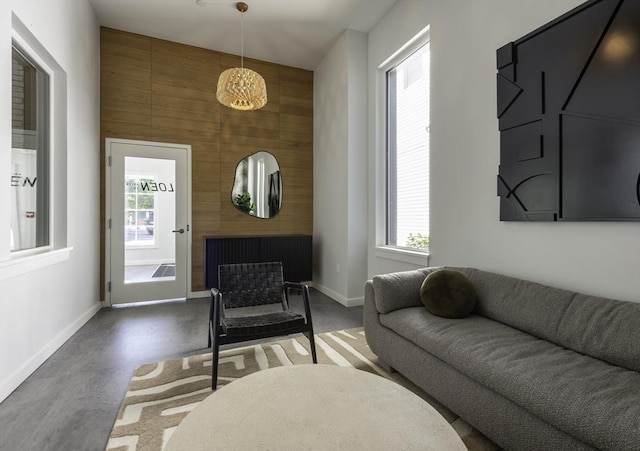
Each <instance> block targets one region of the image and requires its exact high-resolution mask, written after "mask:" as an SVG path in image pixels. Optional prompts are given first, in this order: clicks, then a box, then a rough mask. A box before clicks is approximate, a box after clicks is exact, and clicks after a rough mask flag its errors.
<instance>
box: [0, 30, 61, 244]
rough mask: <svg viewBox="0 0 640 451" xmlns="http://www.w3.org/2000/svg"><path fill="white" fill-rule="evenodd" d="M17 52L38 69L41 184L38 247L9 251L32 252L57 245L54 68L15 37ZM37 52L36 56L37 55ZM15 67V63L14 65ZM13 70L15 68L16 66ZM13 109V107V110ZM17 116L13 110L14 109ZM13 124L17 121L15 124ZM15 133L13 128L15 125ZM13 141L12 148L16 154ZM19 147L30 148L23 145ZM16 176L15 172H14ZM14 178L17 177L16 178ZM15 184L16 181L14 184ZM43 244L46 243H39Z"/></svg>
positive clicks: (38, 132) (37, 91)
mask: <svg viewBox="0 0 640 451" xmlns="http://www.w3.org/2000/svg"><path fill="white" fill-rule="evenodd" d="M13 52H16V53H17V54H18V55H19V56H20V57H21V58H22V59H23V60H24V61H25V62H26V63H28V64H30V65H31V66H32V67H34V68H35V69H36V71H37V73H36V123H37V124H38V125H37V128H36V141H37V148H36V149H35V150H36V152H37V156H36V168H37V169H36V179H38V181H39V182H40V183H37V185H36V190H37V195H36V209H35V211H36V229H35V232H36V236H35V242H36V244H35V246H34V247H29V248H23V249H16V250H11V249H9V252H10V253H11V255H12V256H14V255H18V256H20V255H32V254H34V253H40V252H46V251H50V250H51V249H52V248H53V246H52V243H51V240H52V238H51V236H52V235H51V230H52V228H53V221H52V219H51V203H52V202H51V197H52V196H51V191H52V184H51V183H50V180H51V151H52V142H51V141H52V139H51V138H52V136H51V126H52V117H51V116H52V110H51V103H52V93H51V91H52V90H51V78H52V74H53V71H52V70H51V69H50V68H47V67H46V66H44V65H43V64H42V63H43V62H42V60H41V59H40V58H37V54H35V53H32V52H29V51H28V50H25V49H24V48H23V47H22V46H21V45H20V44H19V43H17V42H16V41H15V39H12V42H11V53H12V58H13ZM34 55H35V57H34ZM12 67H13V64H12ZM12 70H13V69H12ZM11 86H12V92H13V79H12V85H11ZM12 111H13V109H12ZM12 119H13V112H12ZM12 125H13V123H12ZM11 131H12V136H13V127H12V130H11ZM13 149H14V147H13V143H12V145H11V150H12V154H13ZM16 149H24V150H29V149H27V148H24V147H21V148H18V147H16ZM11 163H12V164H13V156H12V157H11ZM11 175H12V177H13V176H14V174H11ZM12 181H13V178H12ZM12 187H13V184H12ZM40 216H44V221H40V220H39V217H40ZM12 231H13V233H16V232H17V233H19V230H12ZM38 243H43V244H38Z"/></svg>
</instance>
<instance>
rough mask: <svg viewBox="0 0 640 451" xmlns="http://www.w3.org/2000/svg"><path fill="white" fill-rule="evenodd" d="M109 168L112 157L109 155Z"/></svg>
mask: <svg viewBox="0 0 640 451" xmlns="http://www.w3.org/2000/svg"><path fill="white" fill-rule="evenodd" d="M109 166H111V155H109Z"/></svg>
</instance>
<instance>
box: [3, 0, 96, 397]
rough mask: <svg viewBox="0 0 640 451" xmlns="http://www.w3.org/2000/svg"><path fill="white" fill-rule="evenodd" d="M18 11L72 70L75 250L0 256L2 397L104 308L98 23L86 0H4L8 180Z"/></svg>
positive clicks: (70, 229)
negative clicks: (22, 261) (16, 260)
mask: <svg viewBox="0 0 640 451" xmlns="http://www.w3.org/2000/svg"><path fill="white" fill-rule="evenodd" d="M12 11H13V13H15V15H16V17H17V18H19V20H20V21H21V22H22V23H23V24H25V25H26V27H27V28H28V29H29V31H30V32H31V33H32V34H33V35H34V36H35V38H36V39H37V40H38V41H39V42H40V43H41V44H42V45H44V47H45V48H46V50H47V51H48V52H49V53H50V54H51V56H53V58H54V59H55V60H56V62H57V63H58V64H59V65H60V66H61V67H62V69H63V70H64V71H65V72H66V75H67V118H68V119H67V152H68V153H67V168H66V169H67V182H66V184H67V204H68V209H67V212H66V216H67V244H68V247H69V248H72V249H71V250H68V249H67V250H64V251H60V252H57V253H55V254H53V255H54V257H53V258H48V259H47V258H44V259H43V258H35V259H32V261H31V262H30V263H29V264H26V265H16V264H11V263H8V262H7V261H2V262H0V400H2V399H4V398H6V396H7V395H8V394H9V393H11V391H13V390H14V389H15V388H16V387H17V386H18V385H19V384H20V383H21V382H22V381H23V380H24V379H25V378H26V377H27V376H28V375H29V374H30V373H31V372H33V370H35V369H36V368H37V367H38V366H39V365H40V364H41V363H42V362H44V361H45V360H46V359H47V358H48V357H49V356H50V355H51V354H52V353H53V352H54V351H55V350H56V349H57V348H58V347H59V346H60V345H62V343H64V341H66V340H67V339H68V338H69V337H70V336H71V335H72V334H73V333H74V332H76V330H78V329H79V328H80V327H81V326H82V325H83V324H84V323H85V322H86V321H87V320H88V319H89V318H91V316H93V315H94V314H95V313H96V312H97V311H98V309H99V308H100V303H99V302H98V300H99V275H100V270H99V246H100V235H99V218H100V209H99V205H100V197H99V196H100V191H99V179H100V174H99V168H100V162H99V156H100V152H99V139H100V138H99V137H100V123H99V107H100V97H99V95H100V72H99V68H100V66H99V64H100V42H99V28H98V24H97V21H96V19H95V17H94V15H93V11H92V10H91V8H90V6H89V3H88V2H86V1H76V0H57V1H55V2H53V1H47V0H31V1H12V0H2V1H1V2H0V149H2V150H3V151H2V152H0V153H2V154H4V156H3V157H2V159H0V176H1V179H2V180H8V177H9V175H8V174H9V172H8V171H9V169H8V160H7V159H6V154H8V152H5V150H7V149H10V145H11V105H10V99H9V94H10V92H11V77H10V70H11V30H12ZM56 173H57V171H56ZM7 186H8V185H7ZM8 191H9V190H5V189H2V190H0V193H1V194H0V211H2V212H7V210H8V205H9V204H8ZM63 207H64V206H63ZM64 210H65V208H63V209H62V212H61V213H62V214H65V212H64ZM55 213H57V211H56V212H55ZM0 216H2V217H3V219H2V220H1V221H0V240H2V242H6V243H8V240H9V236H8V235H9V233H8V232H9V225H8V221H7V220H6V219H4V218H6V217H8V215H5V214H0Z"/></svg>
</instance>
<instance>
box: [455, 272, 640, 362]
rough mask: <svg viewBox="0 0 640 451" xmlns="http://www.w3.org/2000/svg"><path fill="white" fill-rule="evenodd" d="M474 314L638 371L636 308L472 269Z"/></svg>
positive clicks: (638, 309) (639, 308)
mask: <svg viewBox="0 0 640 451" xmlns="http://www.w3.org/2000/svg"><path fill="white" fill-rule="evenodd" d="M451 269H455V270H457V271H460V272H462V273H463V274H465V275H466V276H467V277H468V278H469V280H471V282H472V283H473V286H474V287H475V289H476V292H477V294H478V299H477V302H476V306H475V308H474V313H477V314H478V315H482V316H485V317H487V318H491V319H494V320H496V321H499V322H501V323H504V324H507V325H509V326H512V327H514V328H516V329H519V330H522V331H524V332H527V333H528V334H531V335H534V336H536V337H539V338H543V339H545V340H549V341H551V342H553V343H556V344H558V345H560V346H564V347H566V348H569V349H572V350H574V351H577V352H580V353H583V354H587V355H590V356H592V357H596V358H599V359H602V360H605V361H607V362H609V363H612V364H614V365H620V366H622V367H624V368H627V369H631V370H634V371H640V352H638V351H637V350H638V349H640V333H638V331H640V303H635V302H624V301H617V300H613V299H606V298H600V297H595V296H587V295H583V294H579V293H575V292H571V291H567V290H562V289H559V288H552V287H548V286H545V285H541V284H538V283H535V282H529V281H526V280H521V279H516V278H513V277H508V276H503V275H500V274H493V273H490V272H486V271H481V270H479V269H475V268H451Z"/></svg>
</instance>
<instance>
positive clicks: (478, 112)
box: [368, 0, 640, 302]
mask: <svg viewBox="0 0 640 451" xmlns="http://www.w3.org/2000/svg"><path fill="white" fill-rule="evenodd" d="M581 3H583V1H582V0H518V1H502V0H451V1H447V2H444V1H423V0H400V1H399V2H398V3H397V4H396V5H395V6H394V7H393V8H392V9H391V10H390V11H389V13H388V14H387V15H386V16H385V17H384V19H383V20H382V21H381V22H380V23H379V24H378V25H376V27H375V28H374V29H373V30H372V31H371V32H370V33H369V104H370V108H369V111H370V113H369V167H368V170H369V190H368V191H369V193H370V198H369V203H368V205H369V213H368V216H369V249H370V251H369V258H368V275H369V277H371V276H372V275H374V274H379V273H385V272H390V271H396V270H405V269H410V268H414V267H416V265H414V264H411V263H402V262H398V261H394V260H388V259H384V258H380V257H379V256H376V253H375V252H374V251H373V248H374V246H375V244H376V239H375V236H376V235H375V233H376V229H375V223H376V221H380V217H381V215H380V214H379V213H380V212H379V210H376V201H375V196H374V193H380V189H381V186H380V184H381V180H382V179H381V178H380V177H379V174H377V173H376V166H375V161H376V159H377V158H379V155H378V153H377V145H379V144H380V143H378V142H377V141H376V138H377V135H376V133H375V128H374V125H375V121H376V112H378V111H380V109H381V108H383V106H382V105H380V104H376V97H375V82H376V78H375V75H376V68H377V67H378V66H379V65H380V64H381V63H382V62H383V61H384V60H386V59H387V58H388V57H389V56H391V55H392V54H393V53H394V52H395V51H396V50H397V49H398V48H400V47H401V46H402V45H403V44H404V43H406V42H407V41H408V40H409V39H411V38H412V37H413V36H414V35H415V34H416V33H418V32H419V31H420V30H422V29H423V28H424V27H425V26H426V25H430V26H431V54H432V64H431V71H432V72H431V73H432V80H431V100H432V104H431V139H432V141H431V155H432V160H431V183H432V185H431V198H430V202H431V227H430V234H431V236H430V242H431V263H430V264H431V265H434V266H439V265H456V266H472V267H477V268H481V269H484V270H489V271H494V272H499V273H502V274H507V275H512V276H516V277H521V278H525V279H528V280H534V281H537V282H541V283H544V284H547V285H551V286H556V287H561V288H566V289H570V290H575V291H580V292H583V293H587V294H593V295H597V296H605V297H612V298H617V299H623V300H630V301H638V302H640V224H638V223H637V222H636V223H622V222H611V223H605V222H571V223H543V222H532V223H517V222H500V221H499V199H498V197H497V194H496V189H497V188H496V175H497V171H498V164H499V132H498V121H497V119H496V67H495V61H496V57H495V52H496V49H498V48H499V47H501V46H502V45H504V44H506V43H508V42H510V41H515V40H517V39H518V38H520V37H522V36H523V35H525V34H527V33H529V32H531V31H533V30H535V29H536V28H538V27H540V26H542V25H544V24H545V23H547V22H549V21H550V20H552V19H554V18H556V17H557V16H559V15H561V14H563V13H565V12H567V11H569V10H571V9H572V8H574V7H576V6H578V5H580V4H581Z"/></svg>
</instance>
